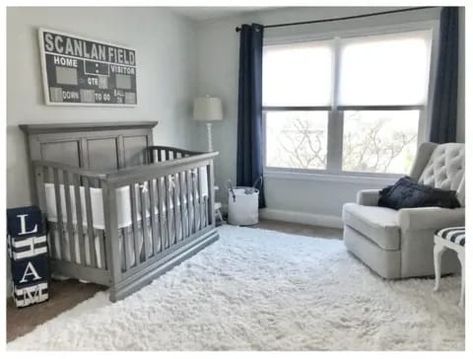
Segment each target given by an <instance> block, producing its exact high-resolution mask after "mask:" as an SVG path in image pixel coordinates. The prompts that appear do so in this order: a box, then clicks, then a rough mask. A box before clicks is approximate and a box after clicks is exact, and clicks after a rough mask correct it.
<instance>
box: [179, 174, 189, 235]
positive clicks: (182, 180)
mask: <svg viewBox="0 0 473 359" xmlns="http://www.w3.org/2000/svg"><path fill="white" fill-rule="evenodd" d="M179 181H180V188H179V195H180V200H181V225H182V226H181V230H182V239H185V238H187V236H188V230H189V226H188V219H187V218H186V217H187V214H186V211H187V209H186V193H185V182H186V173H185V172H180V173H179Z"/></svg>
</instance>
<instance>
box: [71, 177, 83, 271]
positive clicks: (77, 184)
mask: <svg viewBox="0 0 473 359" xmlns="http://www.w3.org/2000/svg"><path fill="white" fill-rule="evenodd" d="M72 184H73V186H74V197H75V200H76V218H77V239H78V245H79V253H78V254H79V263H82V264H85V241H84V229H83V219H82V202H81V201H82V200H81V196H80V176H79V175H73V176H72Z"/></svg>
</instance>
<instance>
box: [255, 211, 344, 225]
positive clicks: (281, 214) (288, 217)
mask: <svg viewBox="0 0 473 359" xmlns="http://www.w3.org/2000/svg"><path fill="white" fill-rule="evenodd" d="M259 214H260V217H261V218H264V219H273V220H276V221H284V222H292V223H301V224H309V225H313V226H323V227H331V228H343V221H342V218H341V217H337V216H329V215H324V214H314V213H305V212H293V211H285V210H281V209H271V208H263V209H261V210H260V212H259Z"/></svg>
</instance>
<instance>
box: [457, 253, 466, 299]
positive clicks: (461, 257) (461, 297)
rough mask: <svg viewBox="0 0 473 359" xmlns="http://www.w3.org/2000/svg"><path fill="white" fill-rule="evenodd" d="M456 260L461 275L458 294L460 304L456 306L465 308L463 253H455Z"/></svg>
mask: <svg viewBox="0 0 473 359" xmlns="http://www.w3.org/2000/svg"><path fill="white" fill-rule="evenodd" d="M457 256H458V260H459V261H460V265H461V267H462V268H461V270H462V271H461V275H462V284H461V293H460V302H459V303H458V305H459V306H460V307H462V308H464V306H465V252H457Z"/></svg>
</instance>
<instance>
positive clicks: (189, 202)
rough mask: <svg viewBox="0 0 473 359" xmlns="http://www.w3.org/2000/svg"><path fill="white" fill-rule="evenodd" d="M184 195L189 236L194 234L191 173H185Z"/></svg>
mask: <svg viewBox="0 0 473 359" xmlns="http://www.w3.org/2000/svg"><path fill="white" fill-rule="evenodd" d="M186 182H187V183H186V195H187V222H188V226H189V232H188V233H189V235H191V234H192V233H194V220H193V213H194V210H193V207H192V205H193V202H192V176H191V171H190V170H188V171H186Z"/></svg>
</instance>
